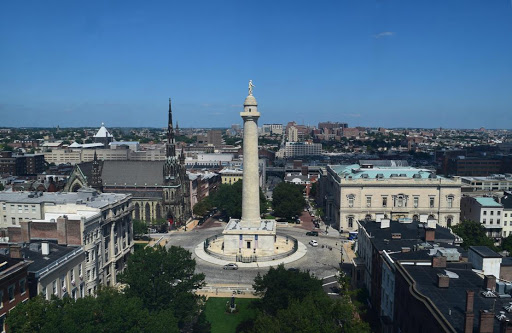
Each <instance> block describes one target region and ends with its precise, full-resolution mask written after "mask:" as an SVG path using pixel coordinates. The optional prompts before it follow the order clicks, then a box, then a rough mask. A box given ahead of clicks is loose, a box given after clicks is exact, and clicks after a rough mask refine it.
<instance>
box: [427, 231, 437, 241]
mask: <svg viewBox="0 0 512 333" xmlns="http://www.w3.org/2000/svg"><path fill="white" fill-rule="evenodd" d="M435 240H436V229H427V228H425V242H433V241H435Z"/></svg>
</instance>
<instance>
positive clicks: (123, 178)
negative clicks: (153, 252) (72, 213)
mask: <svg viewBox="0 0 512 333" xmlns="http://www.w3.org/2000/svg"><path fill="white" fill-rule="evenodd" d="M174 137H175V133H174V128H173V125H172V109H171V99H169V121H168V128H167V143H166V160H165V161H99V160H98V159H97V156H96V154H95V156H94V160H93V161H92V162H84V163H80V164H77V165H75V168H74V170H73V172H72V174H71V176H70V178H69V180H68V183H67V184H66V187H65V189H64V191H66V192H76V191H77V190H78V189H80V188H81V187H92V188H95V189H96V190H98V191H99V192H105V193H130V194H132V202H133V205H134V210H133V213H132V214H133V215H132V217H133V218H134V219H140V220H143V221H146V223H149V222H151V221H156V220H161V219H166V220H168V221H169V222H171V223H175V226H180V225H183V224H185V223H186V222H187V221H188V220H189V219H190V218H191V216H192V212H191V209H190V189H189V186H190V182H189V180H188V176H187V174H186V170H185V155H184V152H183V151H182V152H181V154H180V155H179V157H178V156H177V154H176V144H175V138H174Z"/></svg>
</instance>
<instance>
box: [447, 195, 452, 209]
mask: <svg viewBox="0 0 512 333" xmlns="http://www.w3.org/2000/svg"><path fill="white" fill-rule="evenodd" d="M447 200H448V208H453V196H451V195H449V196H448V198H447Z"/></svg>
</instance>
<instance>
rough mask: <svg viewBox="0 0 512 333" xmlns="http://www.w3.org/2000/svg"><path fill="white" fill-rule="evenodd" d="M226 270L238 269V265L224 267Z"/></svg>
mask: <svg viewBox="0 0 512 333" xmlns="http://www.w3.org/2000/svg"><path fill="white" fill-rule="evenodd" d="M224 269H238V265H237V264H235V263H229V264H227V265H224Z"/></svg>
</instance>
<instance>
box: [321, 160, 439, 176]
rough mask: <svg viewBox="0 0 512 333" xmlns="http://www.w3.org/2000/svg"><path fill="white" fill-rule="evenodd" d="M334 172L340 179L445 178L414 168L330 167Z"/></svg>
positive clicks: (355, 165) (351, 165)
mask: <svg viewBox="0 0 512 333" xmlns="http://www.w3.org/2000/svg"><path fill="white" fill-rule="evenodd" d="M329 167H330V168H331V169H332V170H333V171H334V172H336V173H337V174H338V176H339V177H340V178H345V179H389V178H404V179H410V178H417V179H429V178H434V179H437V178H443V177H440V176H437V175H436V174H435V173H434V172H432V171H430V170H427V169H418V168H412V167H400V166H394V167H391V166H390V167H381V166H375V165H371V164H368V165H365V164H363V165H359V164H350V165H330V166H329Z"/></svg>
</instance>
